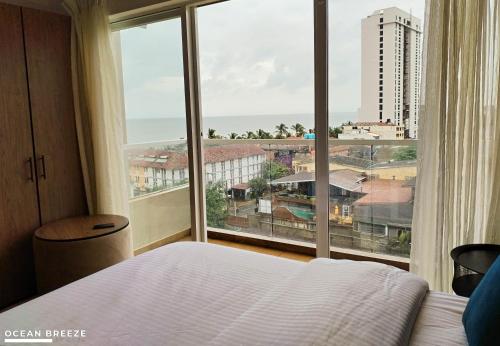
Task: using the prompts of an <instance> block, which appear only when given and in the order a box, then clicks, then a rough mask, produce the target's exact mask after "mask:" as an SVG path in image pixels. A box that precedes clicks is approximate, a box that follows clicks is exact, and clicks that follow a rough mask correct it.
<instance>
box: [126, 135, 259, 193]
mask: <svg viewBox="0 0 500 346" xmlns="http://www.w3.org/2000/svg"><path fill="white" fill-rule="evenodd" d="M204 158H205V179H206V182H207V183H219V182H220V183H222V184H223V186H224V188H225V189H226V190H229V189H231V187H233V186H235V185H238V184H243V183H247V182H248V181H249V180H251V179H253V178H257V177H260V176H261V175H262V169H263V165H264V163H265V162H266V153H265V151H264V150H262V148H261V147H260V146H258V145H239V144H236V145H223V146H209V147H206V148H205V151H204ZM129 166H130V169H129V174H130V183H131V187H132V189H133V190H134V191H138V192H139V193H134V194H133V195H137V194H140V192H149V191H155V190H162V189H166V188H170V187H174V186H178V185H182V184H186V183H187V182H188V177H189V170H188V158H187V153H186V152H185V151H173V150H158V149H148V150H145V151H143V152H141V153H135V154H131V155H130V156H129Z"/></svg>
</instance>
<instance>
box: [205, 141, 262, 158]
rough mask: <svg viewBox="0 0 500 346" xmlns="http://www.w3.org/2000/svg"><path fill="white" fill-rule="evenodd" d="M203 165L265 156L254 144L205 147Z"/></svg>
mask: <svg viewBox="0 0 500 346" xmlns="http://www.w3.org/2000/svg"><path fill="white" fill-rule="evenodd" d="M203 153H204V154H203V155H204V157H205V163H215V162H223V161H227V160H234V159H239V158H243V157H249V156H257V155H265V153H266V152H265V151H264V150H263V149H262V148H261V147H260V146H259V145H255V144H230V145H217V146H207V147H205V150H204V152H203Z"/></svg>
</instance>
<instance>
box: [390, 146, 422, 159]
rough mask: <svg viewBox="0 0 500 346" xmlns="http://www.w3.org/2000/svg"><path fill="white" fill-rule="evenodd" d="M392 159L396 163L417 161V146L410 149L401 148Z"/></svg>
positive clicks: (409, 147)
mask: <svg viewBox="0 0 500 346" xmlns="http://www.w3.org/2000/svg"><path fill="white" fill-rule="evenodd" d="M392 158H393V159H394V160H395V161H407V160H416V159H417V147H416V146H408V147H403V148H399V149H398V150H396V152H395V153H394V154H393V156H392Z"/></svg>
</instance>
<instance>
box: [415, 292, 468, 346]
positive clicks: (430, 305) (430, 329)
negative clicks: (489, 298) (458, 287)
mask: <svg viewBox="0 0 500 346" xmlns="http://www.w3.org/2000/svg"><path fill="white" fill-rule="evenodd" d="M467 301H468V299H467V298H463V297H459V296H454V295H451V294H446V293H441V292H432V291H431V292H429V294H427V297H426V298H425V300H424V303H423V304H422V308H421V310H420V314H419V316H418V318H417V321H416V322H415V326H414V328H413V334H412V336H411V342H410V344H411V345H412V346H431V345H436V346H438V345H439V346H440V345H447V346H452V345H454V346H455V345H456V346H458V345H467V337H466V335H465V330H464V327H463V325H462V314H463V312H464V310H465V306H466V305H467Z"/></svg>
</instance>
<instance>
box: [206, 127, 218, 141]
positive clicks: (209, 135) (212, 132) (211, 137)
mask: <svg viewBox="0 0 500 346" xmlns="http://www.w3.org/2000/svg"><path fill="white" fill-rule="evenodd" d="M208 138H209V139H214V138H217V135H216V134H215V130H214V129H208Z"/></svg>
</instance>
